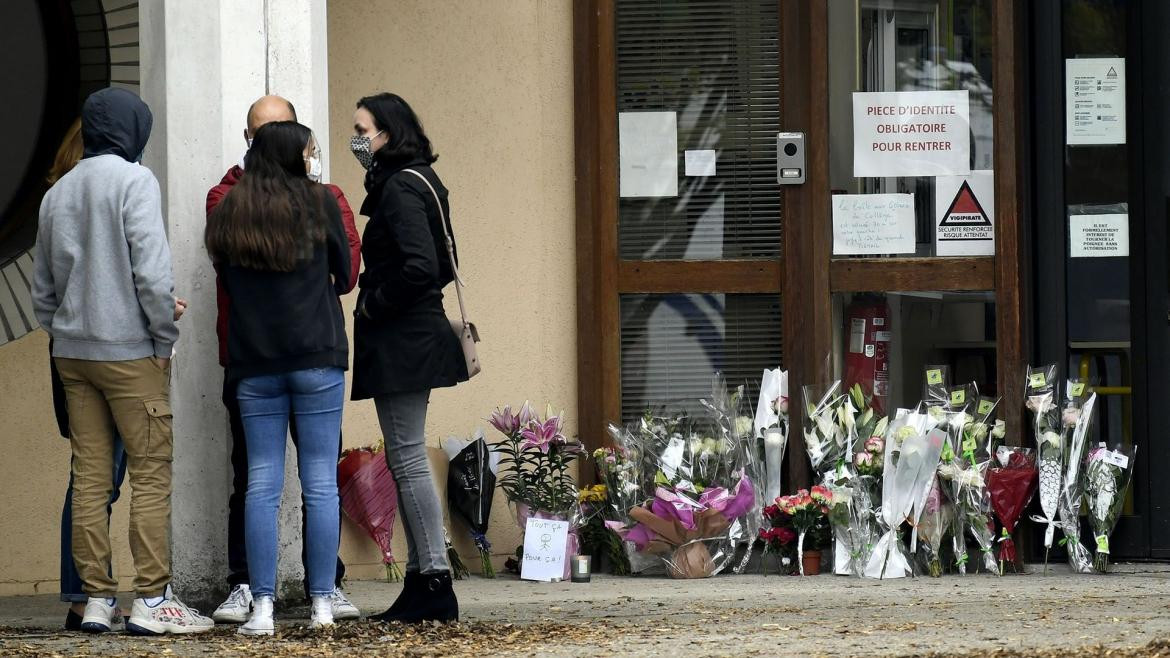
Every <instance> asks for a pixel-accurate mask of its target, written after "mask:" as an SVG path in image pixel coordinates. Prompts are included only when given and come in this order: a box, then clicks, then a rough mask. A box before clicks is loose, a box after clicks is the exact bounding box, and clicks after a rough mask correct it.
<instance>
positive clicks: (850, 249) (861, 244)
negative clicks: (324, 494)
mask: <svg viewBox="0 0 1170 658" xmlns="http://www.w3.org/2000/svg"><path fill="white" fill-rule="evenodd" d="M912 253H914V195H913V194H834V195H833V254H835V255H839V256H857V255H880V254H912Z"/></svg>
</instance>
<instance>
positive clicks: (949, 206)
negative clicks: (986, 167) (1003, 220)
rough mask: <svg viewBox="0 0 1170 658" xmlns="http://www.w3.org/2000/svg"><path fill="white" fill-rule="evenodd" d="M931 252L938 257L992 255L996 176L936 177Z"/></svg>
mask: <svg viewBox="0 0 1170 658" xmlns="http://www.w3.org/2000/svg"><path fill="white" fill-rule="evenodd" d="M934 204H935V217H936V222H935V228H934V250H935V254H936V255H939V256H993V255H995V176H994V173H993V172H991V171H972V172H971V175H970V176H939V177H938V178H936V179H935V188H934Z"/></svg>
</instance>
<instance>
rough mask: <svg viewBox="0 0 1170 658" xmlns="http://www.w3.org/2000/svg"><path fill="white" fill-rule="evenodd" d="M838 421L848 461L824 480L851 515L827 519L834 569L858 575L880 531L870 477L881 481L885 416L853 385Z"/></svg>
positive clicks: (874, 488) (869, 398)
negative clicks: (845, 501)
mask: <svg viewBox="0 0 1170 658" xmlns="http://www.w3.org/2000/svg"><path fill="white" fill-rule="evenodd" d="M838 424H839V425H840V426H841V427H840V430H841V434H842V435H843V436H844V437H845V443H846V449H847V451H846V457H847V460H848V461H846V463H844V464H839V465H838V466H837V467H836V468H833V469H831V470H827V471H825V473H824V484H825V486H827V487H829V488H830V489H832V490H833V492H834V495H835V496H842V497H844V498H845V499H847V500H848V501H849V505H848V510H849V514H848V515H847V516H845V515H841V514H836V515H832V516H831V517H830V521H831V523H832V525H833V534H834V539H835V541H834V544H833V571H834V573H836V574H838V575H851V574H852V575H858V576H860V575H861V574H862V573H863V572H864V570H865V564H866V562H867V561H868V560H869V552H870V551H871V550H872V549H873V544H874V542H875V541H876V538H877V536H878V535H879V534H880V530H879V529H878V526H877V513H876V505H875V504H874V502H875V501H874V498H875V497H876V498H877V499H878V502H880V494H877V493H876V492H877V491H878V487H876V486H874V481H875V480H877V481H880V479H881V475H882V470H883V469H884V467H885V433H886V428H887V427H888V425H889V419H888V418H887V417H886V416H885V415H883V414H882V413H880V412H879V411H877V409H876V408H875V406H874V404H873V397H872V396H870V395H867V394H866V393H865V391H864V390H863V389H862V388H861V385H860V384H854V385H853V387H852V388H850V389H849V391H848V392H847V394H846V400H845V404H844V405H843V407H842V409H841V412H839V413H838ZM863 478H864V481H863Z"/></svg>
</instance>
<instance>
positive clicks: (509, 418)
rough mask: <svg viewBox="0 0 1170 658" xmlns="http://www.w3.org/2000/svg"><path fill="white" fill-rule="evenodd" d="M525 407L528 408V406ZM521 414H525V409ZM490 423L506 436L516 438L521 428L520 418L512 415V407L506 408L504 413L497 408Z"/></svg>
mask: <svg viewBox="0 0 1170 658" xmlns="http://www.w3.org/2000/svg"><path fill="white" fill-rule="evenodd" d="M525 406H526V407H527V404H525ZM521 412H523V409H522V410H521ZM488 423H490V424H491V426H492V427H494V428H496V429H497V430H499V431H500V433H502V434H504V435H506V436H516V433H517V432H519V431H520V427H521V424H520V418H519V416H514V415H512V406H511V405H508V406H505V407H504V409H503V410H502V411H501V410H500V409H499V407H497V408H496V410H495V411H494V412H492V417H491V418H490V419H489V420H488Z"/></svg>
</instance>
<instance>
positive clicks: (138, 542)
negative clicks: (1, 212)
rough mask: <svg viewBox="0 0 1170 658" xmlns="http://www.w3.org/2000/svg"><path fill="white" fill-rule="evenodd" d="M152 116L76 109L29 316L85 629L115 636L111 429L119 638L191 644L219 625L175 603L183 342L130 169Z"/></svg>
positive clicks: (144, 177) (154, 193)
mask: <svg viewBox="0 0 1170 658" xmlns="http://www.w3.org/2000/svg"><path fill="white" fill-rule="evenodd" d="M151 122H152V118H151V114H150V109H149V108H147V107H146V104H145V103H143V102H142V101H141V100H140V99H139V98H138V97H137V96H135V95H134V94H132V93H130V92H129V91H126V90H123V89H103V90H101V91H97V92H95V93H93V94H92V95H91V96H90V97H89V98H88V99H86V101H85V104H84V106H83V107H82V110H81V134H82V140H83V142H84V144H85V154H84V155H83V157H82V159H81V161H80V162H78V163H77V166H76V167H74V168H73V170H72V171H70V172H69V173H68V174H66V175H65V176H63V177H62V178H61V180H59V181H57V184H56V185H54V186H53V187H52V188H51V189H50V190H49V192H48V193H47V194H46V195H45V198H44V200H43V201H42V202H41V211H40V224H39V226H38V229H37V244H36V248H35V250H34V259H35V270H34V280H33V305H34V308H35V310H36V314H37V320H38V321H39V322H40V323H41V326H42V327H44V328H45V330H46V331H48V332H49V334H50V335H51V336H52V337H53V360H54V363H55V364H56V365H57V370H58V372H60V374H61V380H62V382H63V383H64V385H65V397H66V403H67V406H68V410H69V431H70V444H71V447H72V449H73V460H72V464H73V482H74V490H73V546H72V548H73V560H74V562H75V564H76V565H77V570H78V573H79V574H80V575H81V582H82V588H83V590H84V591H85V593H86V594H88V595H89V601H88V602H87V603H86V607H85V615H84V616H83V617H82V621H81V628H82V630H84V631H89V632H94V633H98V632H104V631H108V630H110V629H111V627H112V625H113V623H114V616H115V614H114V611H115V607H116V605H117V601H116V599H115V596H116V592H117V586H118V582H117V580H115V579H114V578H112V577H111V576H110V570H109V564H110V553H111V550H110V532H109V526H108V523H107V517H106V505H107V502H108V501H109V498H110V493H111V487H112V484H111V481H110V473H111V472H112V471H113V462H112V460H113V452H114V451H113V444H114V426H115V425H116V426H117V428H118V430H119V432H120V433H121V435H122V438H123V445H124V447H125V451H126V454H127V455H128V459H127V462H128V469H127V470H128V472H129V479H130V486H131V488H132V490H133V495H132V497H131V502H130V550H131V553H132V554H133V556H134V568H135V571H136V576H135V579H134V589H135V592H136V593H137V597H136V598H135V600H134V606H133V608H132V611H131V615H130V620H129V621H128V622H127V624H126V628H127V630H129V631H130V632H132V633H139V634H161V633H192V632H199V631H203V630H209V629H210V628H211V627H212V625H213V622H212V621H211V620H210V619H208V618H207V617H203V616H201V615H199V614H197V613H196V612H195V611H193V610H191V609H190V608H188V607H187V606H185V605H183V603H182V602H181V601H179V600H178V599H176V598H174V596H173V595H172V594H171V591H170V587H169V585H170V581H171V560H170V536H169V535H170V516H171V454H172V445H173V437H172V433H171V405H170V357H171V350H172V348H173V346H174V344H175V341H176V340H178V337H179V331H178V328H177V327H176V326H175V298H174V295H173V283H172V274H171V255H170V250H169V249H168V247H167V237H166V232H165V230H164V226H163V218H162V204H161V196H160V194H159V187H158V181H157V180H156V179H155V177H154V174H152V173H151V172H150V170H149V169H147V168H145V167H143V166H142V165H140V164H138V162H139V160H141V158H142V151H143V150H144V149H145V148H146V141H147V139H148V138H149V137H150V128H151Z"/></svg>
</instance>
